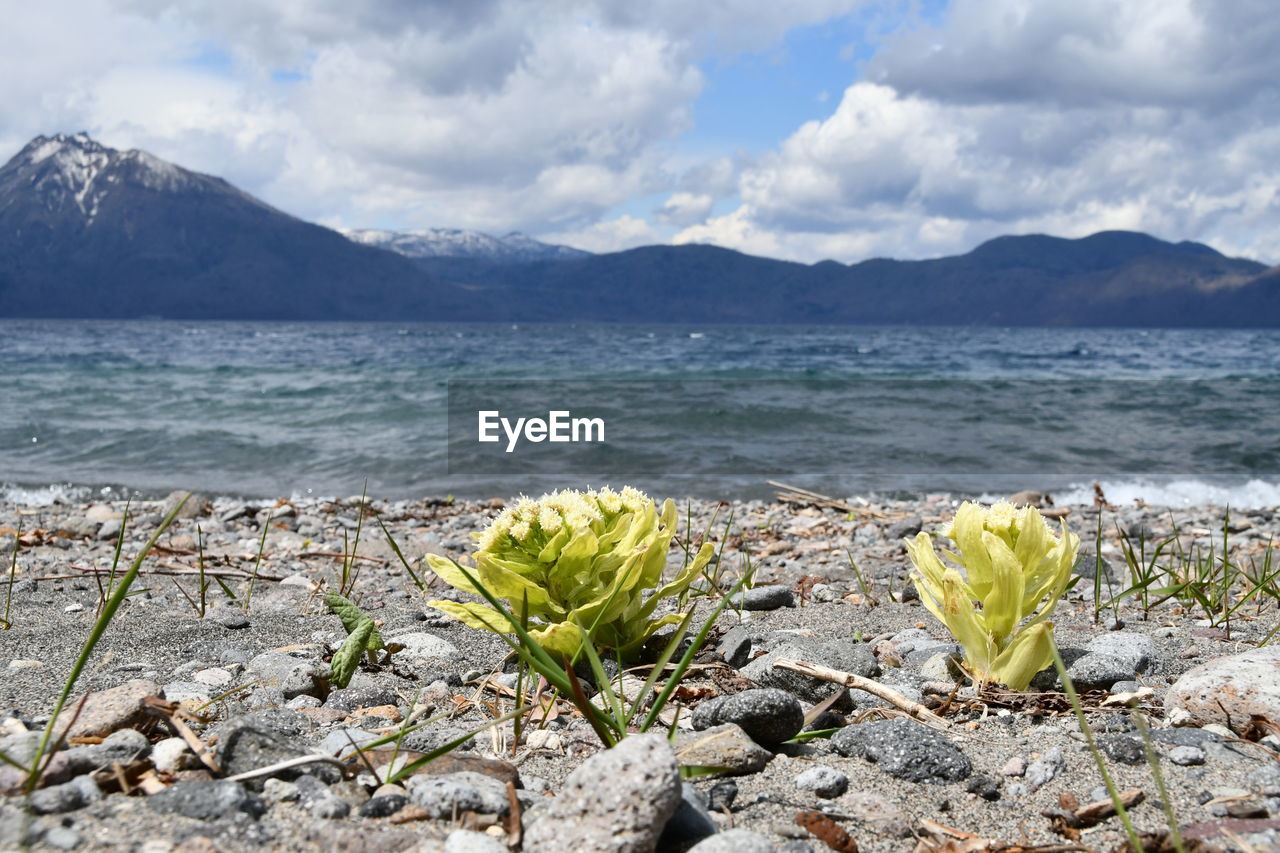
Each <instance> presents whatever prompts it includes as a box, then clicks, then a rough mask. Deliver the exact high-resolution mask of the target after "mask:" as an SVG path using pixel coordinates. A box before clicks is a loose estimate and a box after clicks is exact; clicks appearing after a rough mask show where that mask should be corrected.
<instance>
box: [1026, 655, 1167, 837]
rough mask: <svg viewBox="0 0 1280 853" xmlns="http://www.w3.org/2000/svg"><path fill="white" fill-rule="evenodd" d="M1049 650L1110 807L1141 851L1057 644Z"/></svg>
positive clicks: (1127, 813) (1118, 791) (1131, 823)
mask: <svg viewBox="0 0 1280 853" xmlns="http://www.w3.org/2000/svg"><path fill="white" fill-rule="evenodd" d="M1049 650H1050V651H1051V652H1053V666H1054V669H1056V670H1057V671H1058V678H1060V679H1062V686H1063V689H1064V690H1065V691H1066V693H1067V699H1068V700H1070V702H1071V709H1072V710H1073V711H1075V714H1076V723H1077V724H1078V725H1079V726H1080V731H1081V733H1082V734H1083V735H1084V739H1085V742H1086V743H1087V744H1088V745H1089V752H1091V753H1092V754H1093V760H1094V763H1095V764H1097V765H1098V772H1099V773H1101V774H1102V781H1103V784H1105V785H1106V787H1107V794H1108V795H1109V796H1110V797H1111V805H1112V807H1113V808H1114V809H1115V810H1116V814H1117V815H1118V816H1119V817H1120V822H1121V823H1122V824H1124V831H1125V835H1127V836H1128V837H1129V844H1130V845H1131V846H1132V847H1133V849H1134V850H1135V851H1137V850H1142V849H1144V848H1143V846H1142V841H1140V840H1139V838H1138V832H1137V830H1135V829H1134V828H1133V821H1131V820H1129V811H1128V810H1127V809H1126V808H1125V807H1124V803H1123V802H1121V800H1120V790H1119V789H1118V788H1117V787H1116V783H1115V780H1114V779H1112V778H1111V773H1110V772H1109V771H1108V770H1107V763H1106V762H1105V761H1103V760H1102V752H1101V751H1100V750H1099V749H1098V744H1097V743H1095V742H1094V739H1093V729H1092V728H1091V727H1090V726H1089V721H1088V720H1086V719H1085V718H1084V708H1083V706H1081V704H1080V696H1079V695H1078V694H1077V693H1076V687H1075V684H1073V683H1072V681H1071V676H1069V675H1067V667H1066V664H1064V663H1063V662H1062V655H1061V654H1059V653H1058V646H1057V644H1056V643H1050V644H1049Z"/></svg>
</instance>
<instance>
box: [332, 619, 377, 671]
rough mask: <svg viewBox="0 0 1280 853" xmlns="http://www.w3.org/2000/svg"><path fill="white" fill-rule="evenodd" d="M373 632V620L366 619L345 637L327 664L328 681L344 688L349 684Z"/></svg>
mask: <svg viewBox="0 0 1280 853" xmlns="http://www.w3.org/2000/svg"><path fill="white" fill-rule="evenodd" d="M373 632H374V627H373V620H372V619H368V618H366V620H365V621H364V622H361V623H360V624H359V625H357V626H356V629H355V630H354V631H352V632H351V633H350V634H349V635H348V636H347V639H346V642H344V643H343V644H342V646H341V648H339V649H338V651H337V652H336V653H335V654H334V656H333V661H332V662H331V663H330V664H329V680H330V681H332V682H333V683H334V684H336V685H338V686H339V687H346V686H347V685H348V684H350V683H351V676H352V675H354V674H355V671H356V667H357V666H359V665H360V656H361V655H363V654H364V652H365V649H366V647H367V645H368V643H369V637H370V636H371V635H372V634H373Z"/></svg>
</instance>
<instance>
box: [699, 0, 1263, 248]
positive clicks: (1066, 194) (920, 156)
mask: <svg viewBox="0 0 1280 853" xmlns="http://www.w3.org/2000/svg"><path fill="white" fill-rule="evenodd" d="M1121 8H1122V9H1123V12H1121V11H1120V9H1121ZM1221 8H1222V7H1221V6H1220V5H1217V4H1215V5H1213V6H1209V5H1208V4H1202V3H1198V2H1192V0H1182V2H1132V3H1127V4H1124V5H1123V7H1117V6H1115V4H1099V3H1093V2H1088V0H1085V2H1079V3H1070V4H1068V3H1043V4H1024V3H1019V2H1013V0H1009V1H1008V2H1005V0H999V2H983V3H976V2H960V3H958V4H957V5H956V7H955V9H954V11H953V12H952V14H951V15H950V16H949V17H948V19H947V21H946V22H945V23H944V24H943V25H942V26H941V27H939V28H936V29H925V30H918V31H914V32H911V33H908V34H906V35H902V36H899V37H896V38H891V39H890V40H889V41H888V42H887V43H886V44H885V45H884V46H883V48H882V50H881V52H880V53H879V54H877V56H876V57H875V58H874V59H873V60H872V61H871V63H870V64H869V66H868V76H869V77H871V78H874V82H873V81H872V80H864V81H859V82H855V83H854V84H853V85H851V86H849V87H848V88H847V89H846V90H845V92H844V95H843V97H842V98H841V99H840V102H839V104H838V105H837V106H836V107H835V110H834V112H833V113H832V114H831V115H830V116H829V117H827V118H826V119H824V120H822V121H813V122H809V123H807V124H805V125H803V126H801V127H800V128H798V129H797V130H796V131H795V132H794V133H793V134H792V135H791V136H790V137H789V138H787V139H786V140H785V141H784V142H783V143H782V144H781V145H779V146H778V147H777V148H776V149H775V150H774V151H772V152H769V153H766V154H764V155H762V156H760V157H759V158H757V160H756V161H755V162H754V163H752V164H749V165H747V166H746V167H744V168H743V169H742V170H741V171H740V173H739V178H738V187H737V192H738V195H739V197H740V198H741V200H742V204H741V206H739V207H738V208H737V209H736V210H734V211H733V212H731V213H729V214H728V215H725V216H721V217H717V218H715V219H712V220H710V221H709V222H707V223H705V224H703V225H695V226H693V227H690V228H687V229H685V230H684V231H682V232H680V233H679V234H678V235H677V236H676V237H675V239H676V240H677V241H680V242H687V241H701V242H716V243H719V244H721V245H725V246H731V247H734V248H740V249H742V250H744V251H751V252H756V253H764V254H775V253H776V254H778V255H780V256H783V257H788V258H795V259H799V260H810V261H812V260H818V259H821V258H824V257H834V258H836V259H838V260H843V261H854V260H859V259H861V258H865V257H868V256H872V255H888V256H894V257H927V256H934V255H940V254H947V253H951V252H959V251H964V250H967V249H968V248H971V247H972V246H973V245H975V244H976V243H978V242H980V241H982V240H985V239H988V238H990V237H993V236H997V235H999V234H1006V233H1028V232H1046V233H1053V234H1060V235H1064V236H1083V235H1086V234H1089V233H1093V232H1095V231H1099V230H1104V229H1109V228H1124V229H1134V230H1144V231H1149V232H1152V233H1154V234H1157V235H1159V236H1163V237H1166V238H1168V239H1175V240H1177V239H1184V238H1192V239H1199V240H1203V241H1206V242H1209V243H1210V244H1212V245H1214V246H1216V247H1218V248H1220V249H1222V250H1224V251H1229V252H1234V253H1239V254H1243V255H1247V256H1253V257H1258V258H1260V259H1263V260H1270V261H1272V262H1274V261H1275V260H1277V259H1280V228H1277V227H1276V226H1277V225H1280V124H1278V123H1277V117H1276V113H1275V110H1274V105H1275V104H1276V103H1277V102H1280V88H1278V87H1277V82H1276V81H1277V80H1280V53H1277V52H1275V51H1274V50H1270V49H1266V50H1264V49H1263V45H1264V43H1268V44H1274V42H1275V38H1274V37H1267V38H1256V37H1254V36H1253V35H1244V34H1242V30H1244V29H1248V26H1249V22H1250V19H1249V17H1248V13H1249V12H1250V11H1251V12H1255V13H1257V12H1261V11H1262V7H1261V5H1260V4H1241V8H1240V9H1239V10H1236V12H1235V13H1234V16H1233V15H1229V14H1219V11H1220V10H1221ZM1263 17H1266V18H1267V20H1265V21H1258V22H1256V23H1257V27H1258V29H1260V30H1262V31H1264V32H1271V31H1273V30H1275V29H1276V28H1277V25H1276V24H1275V23H1273V22H1272V21H1271V17H1273V16H1263ZM1190 77H1195V78H1196V79H1194V80H1192V79H1190ZM1267 223H1270V227H1268V224H1267Z"/></svg>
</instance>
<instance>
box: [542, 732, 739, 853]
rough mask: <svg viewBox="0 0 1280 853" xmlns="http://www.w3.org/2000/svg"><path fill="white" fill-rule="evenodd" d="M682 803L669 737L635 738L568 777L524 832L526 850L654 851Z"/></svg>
mask: <svg viewBox="0 0 1280 853" xmlns="http://www.w3.org/2000/svg"><path fill="white" fill-rule="evenodd" d="M744 737H745V735H744ZM680 800H681V783H680V772H679V768H678V765H677V763H676V756H675V755H674V754H673V753H672V751H671V747H670V745H669V744H668V743H667V739H666V738H665V737H663V736H662V735H657V734H644V735H633V736H631V737H628V738H626V739H625V740H623V741H622V742H621V743H620V744H618V745H617V746H615V747H614V748H613V749H608V750H605V751H603V752H599V753H597V754H595V755H593V756H592V757H591V758H588V759H587V760H586V761H585V762H583V763H582V765H580V766H579V767H578V768H577V769H576V770H574V771H573V772H572V773H570V774H569V777H568V779H566V780H565V784H564V785H563V786H562V787H561V789H560V793H559V796H557V797H556V798H555V799H554V800H552V801H551V804H550V805H549V806H548V807H547V809H546V811H545V813H544V814H543V815H542V816H541V817H540V818H539V819H538V820H537V821H536V822H534V823H533V825H532V826H529V827H527V828H526V829H525V833H524V850H525V853H560V851H565V850H572V851H574V852H575V853H652V851H653V850H654V847H655V846H656V844H657V841H658V837H659V834H660V833H661V830H662V827H663V826H664V825H665V824H666V822H667V821H668V820H669V819H670V818H671V816H672V815H673V814H675V811H676V809H677V808H679V806H680ZM713 837H714V836H713Z"/></svg>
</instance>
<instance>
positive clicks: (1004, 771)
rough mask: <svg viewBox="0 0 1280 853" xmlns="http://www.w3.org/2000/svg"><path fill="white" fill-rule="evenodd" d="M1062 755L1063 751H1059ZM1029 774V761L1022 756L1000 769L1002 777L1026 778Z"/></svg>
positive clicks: (1015, 757) (1011, 760)
mask: <svg viewBox="0 0 1280 853" xmlns="http://www.w3.org/2000/svg"><path fill="white" fill-rule="evenodd" d="M1058 753H1059V754H1061V753H1062V750H1058ZM1026 772H1027V761H1026V759H1024V758H1023V757H1022V756H1021V755H1015V756H1013V757H1012V758H1010V759H1009V760H1008V761H1006V762H1005V763H1004V766H1002V767H1001V768H1000V775H1001V776H1024V775H1026Z"/></svg>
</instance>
